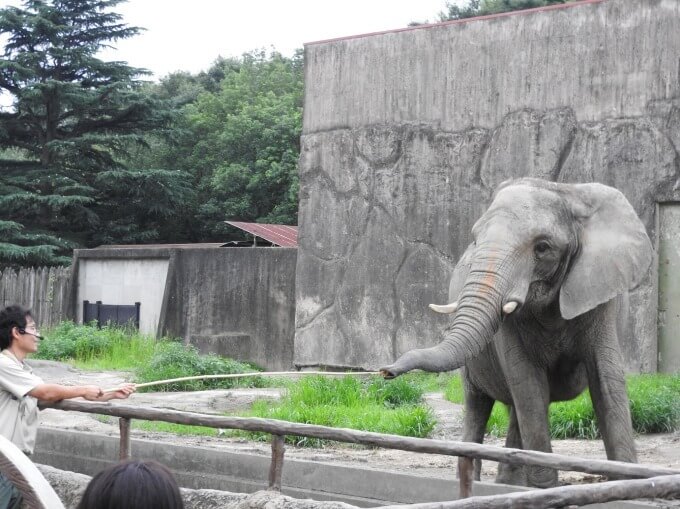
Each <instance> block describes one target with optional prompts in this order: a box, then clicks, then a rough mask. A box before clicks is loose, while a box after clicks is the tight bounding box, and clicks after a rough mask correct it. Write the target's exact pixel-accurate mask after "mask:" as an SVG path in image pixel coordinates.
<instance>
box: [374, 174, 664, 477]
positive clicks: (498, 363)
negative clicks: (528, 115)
mask: <svg viewBox="0 0 680 509" xmlns="http://www.w3.org/2000/svg"><path fill="white" fill-rule="evenodd" d="M472 234H473V238H474V242H473V243H472V244H471V245H470V246H469V247H468V249H467V251H466V252H465V254H464V255H463V256H462V258H461V260H460V261H459V263H458V265H457V266H456V269H455V271H454V274H453V277H452V280H451V286H450V290H449V298H450V302H453V301H457V302H458V308H457V310H456V312H455V314H454V315H453V318H452V321H451V324H450V326H449V327H448V328H447V329H446V331H445V333H444V335H443V340H442V341H441V342H440V343H439V344H438V345H437V346H434V347H432V348H424V349H418V350H411V351H409V352H406V353H405V354H404V355H402V356H401V357H400V358H399V359H398V360H397V361H396V362H395V363H394V364H392V365H390V366H386V367H384V368H382V369H381V371H382V372H383V375H384V376H385V377H386V378H392V377H395V376H398V375H400V374H401V373H405V372H407V371H409V370H412V369H423V370H426V371H449V370H453V369H456V368H459V367H462V366H464V369H463V381H464V388H465V420H464V430H463V434H464V435H463V440H465V441H470V442H479V443H481V442H482V440H483V437H484V430H485V426H486V422H487V420H488V418H489V415H490V412H491V408H492V406H493V403H494V401H502V402H503V403H505V404H507V405H509V408H510V427H509V430H508V436H507V441H506V446H507V447H513V448H521V449H534V450H538V451H545V452H550V451H551V446H550V436H549V432H548V405H549V404H550V402H551V401H561V400H568V399H572V398H575V397H576V396H578V395H579V394H580V393H581V392H583V390H584V389H585V388H586V387H588V388H590V394H591V397H592V400H593V405H594V407H595V413H596V416H597V419H598V423H599V427H600V431H601V433H602V437H603V440H604V444H605V448H606V451H607V457H608V458H609V459H612V460H619V461H629V462H634V461H636V453H635V444H634V441H633V431H632V426H631V419H630V411H629V403H628V397H627V395H626V386H625V380H624V371H623V363H622V358H621V353H620V349H619V343H618V338H617V334H616V331H617V327H616V323H617V310H618V306H617V299H616V298H615V297H616V296H617V295H620V294H624V293H626V292H627V291H628V290H629V289H632V288H634V287H635V286H637V285H638V284H639V282H640V280H641V279H642V278H643V277H644V276H645V274H646V272H647V270H648V268H649V266H650V263H651V260H652V248H651V244H650V242H649V238H648V237H647V234H646V232H645V229H644V226H643V225H642V223H641V222H640V220H639V219H638V217H637V215H636V214H635V211H634V210H633V208H632V207H631V205H630V204H629V203H628V201H627V200H626V198H625V197H624V196H623V195H622V194H621V193H620V192H619V191H617V190H616V189H614V188H611V187H608V186H604V185H601V184H556V183H552V182H547V181H543V180H538V179H521V180H514V181H508V182H505V183H503V184H501V186H499V188H498V190H497V191H496V194H495V196H494V199H493V202H492V203H491V206H490V207H489V209H488V210H487V211H486V212H485V213H484V215H483V216H482V217H481V218H480V219H479V221H477V223H476V224H475V225H474V227H473V229H472ZM512 301H515V302H517V303H518V304H519V306H518V307H517V309H516V310H515V311H514V312H512V313H510V314H506V313H504V312H503V311H502V308H503V306H504V305H505V304H507V303H508V302H512ZM475 467H476V468H475V470H476V472H475V474H476V478H477V479H479V469H480V464H479V462H476V465H475ZM496 481H497V482H504V483H510V484H528V485H531V486H537V487H547V486H554V485H555V484H556V482H557V472H556V471H555V470H553V469H548V468H541V467H526V468H521V467H512V466H510V465H504V464H499V471H498V477H497V479H496Z"/></svg>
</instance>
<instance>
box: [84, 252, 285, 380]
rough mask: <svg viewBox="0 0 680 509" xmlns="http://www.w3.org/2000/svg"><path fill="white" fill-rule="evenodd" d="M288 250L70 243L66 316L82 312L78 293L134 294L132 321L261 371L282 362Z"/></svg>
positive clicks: (112, 297)
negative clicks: (74, 285) (73, 289)
mask: <svg viewBox="0 0 680 509" xmlns="http://www.w3.org/2000/svg"><path fill="white" fill-rule="evenodd" d="M296 254H297V250H296V249H286V248H219V247H217V248H216V247H201V245H196V246H195V247H194V246H184V247H171V246H168V247H150V248H141V247H140V248H100V249H87V250H77V251H76V255H75V257H74V267H75V271H74V272H75V276H74V278H75V279H76V280H77V281H78V283H79V284H78V288H79V289H78V292H77V294H78V298H77V300H76V301H75V302H74V304H73V309H74V315H75V316H81V317H82V300H83V299H89V300H90V301H93V300H101V301H103V302H104V303H105V304H118V303H121V304H122V303H125V304H128V303H131V302H117V300H118V299H122V298H123V297H124V298H125V299H134V300H132V302H135V301H138V302H141V308H140V311H141V320H140V321H141V322H142V323H148V322H146V321H145V320H153V321H154V323H155V324H156V326H155V327H150V328H148V330H147V329H146V328H144V329H143V330H144V331H145V332H150V333H153V334H158V335H159V336H162V335H167V336H172V337H180V338H182V339H184V340H185V342H187V343H191V344H194V345H195V346H197V347H198V348H199V349H200V350H201V351H203V352H214V353H218V354H221V355H225V356H228V357H232V358H235V359H237V360H241V361H251V362H254V363H256V364H258V365H260V366H262V367H264V368H267V369H269V370H286V369H290V368H291V367H292V365H293V339H294V322H295V263H296ZM166 274H167V277H166ZM121 296H123V297H121ZM79 307H80V311H78V308H79ZM148 310H151V311H148ZM151 312H152V313H153V314H151ZM77 313H80V314H79V315H78V314H77ZM149 314H151V316H149Z"/></svg>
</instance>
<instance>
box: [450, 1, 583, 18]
mask: <svg viewBox="0 0 680 509" xmlns="http://www.w3.org/2000/svg"><path fill="white" fill-rule="evenodd" d="M573 1H576V0H468V3H467V5H464V6H461V5H458V4H456V3H452V2H446V10H445V11H442V12H440V13H439V21H449V20H454V19H464V18H473V17H475V16H485V15H488V14H497V13H500V12H509V11H517V10H521V9H532V8H534V7H545V6H547V5H554V4H564V3H567V2H573Z"/></svg>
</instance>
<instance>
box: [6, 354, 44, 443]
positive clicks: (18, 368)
mask: <svg viewBox="0 0 680 509" xmlns="http://www.w3.org/2000/svg"><path fill="white" fill-rule="evenodd" d="M42 383H44V382H43V381H42V379H41V378H39V377H37V376H36V375H34V374H33V370H32V369H31V368H30V367H29V366H28V365H26V363H23V362H21V361H20V360H18V359H17V358H16V357H15V356H14V355H12V353H11V352H9V351H7V350H3V351H2V352H1V353H0V435H2V436H4V437H5V438H7V439H8V440H11V441H12V442H13V443H14V445H16V446H17V447H18V448H19V449H21V450H22V451H23V452H24V453H26V454H31V453H33V448H34V447H35V436H36V434H37V433H38V400H37V399H36V398H33V397H31V396H28V395H27V394H28V393H29V392H31V391H32V390H33V389H34V388H35V387H37V386H38V385H40V384H42Z"/></svg>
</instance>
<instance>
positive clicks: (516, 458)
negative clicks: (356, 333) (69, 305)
mask: <svg viewBox="0 0 680 509" xmlns="http://www.w3.org/2000/svg"><path fill="white" fill-rule="evenodd" d="M39 405H40V408H57V409H59V410H72V411H76V412H86V413H93V414H104V415H112V416H115V417H127V418H130V419H143V420H146V421H165V422H172V423H175V424H190V425H196V426H207V427H212V428H224V429H241V430H246V431H260V432H264V433H271V434H274V435H295V436H303V437H312V438H320V439H327V440H335V441H338V442H347V443H352V444H362V445H370V446H376V447H384V448H386V449H399V450H403V451H413V452H419V453H427V454H442V455H447V456H468V457H471V458H479V459H486V460H491V461H498V462H502V463H509V464H511V465H531V466H539V467H548V468H554V469H557V470H573V471H576V472H587V473H590V474H597V475H607V476H615V477H626V478H639V477H643V478H644V477H653V476H659V475H671V474H680V470H674V469H671V468H662V467H653V466H646V465H638V464H636V463H624V462H622V461H606V460H596V459H583V458H572V457H570V456H565V455H562V454H553V453H546V452H539V451H529V450H527V451H525V450H521V449H507V448H505V447H496V446H491V445H484V444H476V443H473V442H454V441H445V440H432V439H427V438H411V437H402V436H397V435H385V434H381V433H372V432H368V431H358V430H353V429H346V428H329V427H326V426H317V425H314V424H300V423H294V422H286V421H278V420H275V419H261V418H258V417H231V416H229V417H226V416H215V415H207V414H198V413H194V412H182V411H179V410H168V409H158V408H149V407H136V406H130V405H124V404H110V403H89V402H82V401H74V400H62V401H59V402H46V401H41V402H40V403H39Z"/></svg>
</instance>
